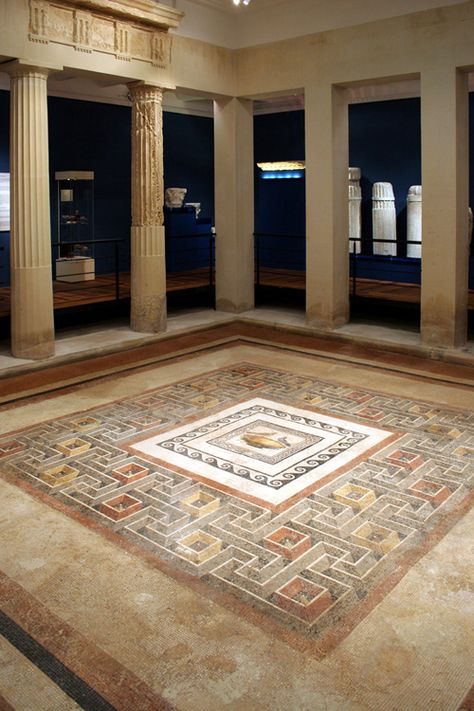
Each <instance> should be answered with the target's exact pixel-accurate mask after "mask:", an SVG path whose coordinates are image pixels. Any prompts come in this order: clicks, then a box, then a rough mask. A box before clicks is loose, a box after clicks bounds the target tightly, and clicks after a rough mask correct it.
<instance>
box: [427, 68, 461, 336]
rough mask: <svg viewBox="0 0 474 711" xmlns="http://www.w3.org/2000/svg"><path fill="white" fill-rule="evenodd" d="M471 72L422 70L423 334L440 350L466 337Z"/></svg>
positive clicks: (450, 69)
mask: <svg viewBox="0 0 474 711" xmlns="http://www.w3.org/2000/svg"><path fill="white" fill-rule="evenodd" d="M468 96H469V94H468V83H467V74H465V73H464V72H461V71H457V70H456V69H455V68H454V67H452V66H450V65H449V63H446V62H443V61H442V60H441V59H440V62H439V64H438V65H435V64H432V63H430V64H429V65H428V66H427V67H426V68H425V69H424V70H423V71H422V73H421V145H422V185H423V203H422V211H423V224H422V233H423V255H422V265H423V269H422V275H421V338H422V341H423V343H424V344H425V345H427V346H434V347H438V348H440V347H441V348H453V347H454V348H456V347H460V346H463V345H464V344H465V342H466V338H467V307H468V281H469V279H468V276H469V274H468V270H469V239H468V205H469V201H468V198H469V131H468V128H469V105H468Z"/></svg>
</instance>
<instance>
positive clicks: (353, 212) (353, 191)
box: [349, 167, 362, 254]
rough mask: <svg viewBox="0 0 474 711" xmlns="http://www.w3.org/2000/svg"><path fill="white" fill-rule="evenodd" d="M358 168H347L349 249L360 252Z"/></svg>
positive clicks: (360, 206)
mask: <svg viewBox="0 0 474 711" xmlns="http://www.w3.org/2000/svg"><path fill="white" fill-rule="evenodd" d="M360 179H361V170H360V168H354V167H351V168H349V251H350V252H352V253H354V252H355V253H356V254H360V248H361V243H360V238H361V236H362V188H361V187H360Z"/></svg>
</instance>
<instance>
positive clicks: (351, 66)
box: [236, 0, 474, 97]
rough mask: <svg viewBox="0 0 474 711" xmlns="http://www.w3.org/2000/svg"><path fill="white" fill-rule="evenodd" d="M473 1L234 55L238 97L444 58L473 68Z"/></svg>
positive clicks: (406, 72)
mask: <svg viewBox="0 0 474 711" xmlns="http://www.w3.org/2000/svg"><path fill="white" fill-rule="evenodd" d="M473 33H474V2H472V0H470V1H469V2H465V3H462V4H459V5H453V6H451V7H445V8H440V9H436V10H428V11H426V12H420V13H415V14H412V15H407V16H404V17H399V18H394V19H390V20H383V21H378V22H371V23H368V24H365V25H359V26H357V27H351V28H344V29H339V30H332V31H330V32H322V33H319V34H314V35H306V36H304V37H299V38H295V39H292V40H285V41H282V42H274V43H270V44H265V45H261V46H259V47H252V48H246V49H241V50H237V52H236V54H237V93H238V95H239V96H247V97H255V96H260V95H265V94H268V93H272V92H282V91H286V90H292V89H294V88H297V87H302V86H308V85H309V86H310V85H313V84H318V83H322V84H331V83H347V84H350V83H357V82H361V81H362V82H364V81H367V82H372V80H373V79H374V78H379V79H380V80H388V79H390V78H396V77H398V78H402V77H405V76H410V75H414V74H417V73H419V72H420V71H421V70H422V68H423V67H424V66H427V65H429V64H430V63H431V62H432V61H434V60H439V57H440V56H441V55H443V57H445V61H446V62H448V63H449V64H453V65H454V64H457V65H458V66H471V65H472V64H474V43H473V42H472V37H473Z"/></svg>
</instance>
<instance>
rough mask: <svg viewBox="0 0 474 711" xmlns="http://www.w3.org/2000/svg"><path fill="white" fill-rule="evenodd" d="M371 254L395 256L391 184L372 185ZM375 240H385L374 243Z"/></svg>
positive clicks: (395, 228) (395, 223)
mask: <svg viewBox="0 0 474 711" xmlns="http://www.w3.org/2000/svg"><path fill="white" fill-rule="evenodd" d="M372 225H373V239H374V245H373V252H374V254H381V255H385V256H391V257H396V256H397V214H396V212H395V196H394V194H393V187H392V184H391V183H374V186H373V188H372ZM375 240H385V241H384V242H376V241H375Z"/></svg>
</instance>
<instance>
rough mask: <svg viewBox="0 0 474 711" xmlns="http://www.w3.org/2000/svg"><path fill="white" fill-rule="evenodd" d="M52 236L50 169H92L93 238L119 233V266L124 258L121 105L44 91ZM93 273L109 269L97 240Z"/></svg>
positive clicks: (126, 158)
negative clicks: (75, 98)
mask: <svg viewBox="0 0 474 711" xmlns="http://www.w3.org/2000/svg"><path fill="white" fill-rule="evenodd" d="M48 114H49V136H50V140H49V167H50V172H51V221H52V239H53V241H57V222H56V219H57V217H56V215H57V213H56V209H57V194H56V183H55V181H54V174H55V172H56V171H64V170H93V171H94V239H98V240H99V239H120V240H123V242H122V243H121V245H120V254H121V266H122V268H127V265H128V264H129V260H130V221H131V216H130V201H131V198H130V161H131V155H130V130H131V127H130V121H131V112H130V109H129V108H128V107H125V106H113V105H112V104H99V103H93V102H88V101H74V100H72V99H61V98H56V97H49V99H48ZM94 256H95V258H96V271H97V272H98V273H105V272H110V271H111V270H113V266H114V262H113V251H112V247H111V246H106V245H97V246H96V247H95V251H94Z"/></svg>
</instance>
